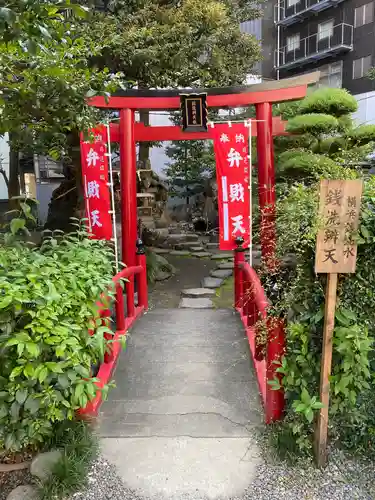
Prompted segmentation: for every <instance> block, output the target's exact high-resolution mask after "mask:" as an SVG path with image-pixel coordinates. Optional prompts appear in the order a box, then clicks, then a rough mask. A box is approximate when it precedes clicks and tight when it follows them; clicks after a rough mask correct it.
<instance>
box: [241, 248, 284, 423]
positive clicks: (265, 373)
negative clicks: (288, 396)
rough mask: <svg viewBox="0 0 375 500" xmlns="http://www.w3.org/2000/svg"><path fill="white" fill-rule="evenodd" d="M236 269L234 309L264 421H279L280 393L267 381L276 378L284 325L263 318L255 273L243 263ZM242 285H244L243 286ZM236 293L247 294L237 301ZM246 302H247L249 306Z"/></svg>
mask: <svg viewBox="0 0 375 500" xmlns="http://www.w3.org/2000/svg"><path fill="white" fill-rule="evenodd" d="M237 260H238V257H237ZM235 262H236V255H235ZM236 267H238V268H239V270H241V272H240V273H239V272H237V273H236V272H235V285H234V286H235V297H236V298H235V300H236V303H237V304H238V305H237V307H236V310H237V311H238V312H239V313H240V316H241V320H242V322H243V324H244V326H245V329H246V334H247V337H248V340H249V345H250V350H251V356H252V358H253V363H254V367H255V372H256V375H257V380H258V386H259V391H260V394H261V396H262V400H263V405H264V413H265V422H266V424H269V423H271V422H275V421H276V420H280V419H281V418H282V415H283V411H284V392H283V390H279V391H272V390H271V387H270V386H269V384H268V383H267V382H268V381H269V380H273V379H274V378H275V376H278V374H276V368H277V365H276V364H275V361H280V358H281V356H282V355H283V353H284V349H285V335H284V323H283V321H282V320H279V319H277V318H270V317H267V308H268V301H267V298H266V296H265V293H264V290H263V287H262V284H261V282H260V280H259V278H258V275H257V273H256V272H255V270H254V269H253V268H252V267H251V266H250V265H249V264H248V263H247V262H241V263H239V264H238V265H237V266H235V271H236ZM236 281H237V282H236ZM243 283H245V284H246V286H244V287H243ZM249 289H250V290H251V292H252V293H250V294H248V293H247V292H248V290H249ZM239 293H242V294H245V293H247V295H246V296H242V297H241V298H237V297H238V294H239ZM249 301H251V305H250V304H249ZM250 315H251V316H253V315H254V316H255V318H253V317H251V318H250ZM254 319H255V321H254ZM258 319H262V320H264V321H265V322H266V325H267V332H268V335H267V339H268V340H267V346H266V357H265V356H264V354H263V348H262V355H260V344H259V341H258V340H257V329H256V322H257V321H258Z"/></svg>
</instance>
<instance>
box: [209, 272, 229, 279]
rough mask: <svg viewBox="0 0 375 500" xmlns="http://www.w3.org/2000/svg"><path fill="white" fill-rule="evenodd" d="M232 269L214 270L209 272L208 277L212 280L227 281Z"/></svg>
mask: <svg viewBox="0 0 375 500" xmlns="http://www.w3.org/2000/svg"><path fill="white" fill-rule="evenodd" d="M232 274H233V269H216V270H215V271H211V272H210V276H211V277H212V278H222V279H224V280H225V279H227V278H229V276H232Z"/></svg>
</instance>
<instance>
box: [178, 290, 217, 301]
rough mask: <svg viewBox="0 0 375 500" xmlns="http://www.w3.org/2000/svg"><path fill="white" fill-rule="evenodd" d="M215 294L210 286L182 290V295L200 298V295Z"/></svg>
mask: <svg viewBox="0 0 375 500" xmlns="http://www.w3.org/2000/svg"><path fill="white" fill-rule="evenodd" d="M214 295H215V290H212V289H210V288H187V289H186V290H182V292H181V296H182V297H190V298H194V299H196V298H202V297H213V296H214Z"/></svg>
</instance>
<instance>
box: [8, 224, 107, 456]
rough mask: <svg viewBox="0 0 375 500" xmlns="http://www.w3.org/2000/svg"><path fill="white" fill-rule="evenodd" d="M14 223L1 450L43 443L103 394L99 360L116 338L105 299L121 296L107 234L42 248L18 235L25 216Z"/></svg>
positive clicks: (49, 242)
mask: <svg viewBox="0 0 375 500" xmlns="http://www.w3.org/2000/svg"><path fill="white" fill-rule="evenodd" d="M10 229H11V234H10V235H6V238H5V242H4V244H2V245H0V283H1V286H0V289H1V295H0V453H1V451H2V450H3V449H4V448H5V450H8V451H20V450H24V449H27V448H29V447H30V448H36V447H38V446H41V445H43V444H44V443H45V442H46V440H47V439H48V438H49V437H50V436H51V434H52V432H53V429H54V425H55V424H56V423H58V422H62V421H66V420H71V419H73V418H74V416H75V412H76V411H77V410H78V409H79V408H82V407H85V406H86V404H87V403H88V401H90V400H91V399H93V398H94V397H95V394H96V392H97V390H98V389H97V387H96V385H95V379H93V378H92V375H91V374H92V367H93V365H95V364H97V363H99V362H102V361H103V359H104V354H105V351H106V349H107V346H108V342H110V340H106V339H105V337H104V334H105V333H107V332H109V331H110V330H109V328H108V326H106V325H103V324H102V319H100V318H99V313H98V306H97V301H98V299H99V297H100V295H101V294H102V293H105V294H106V296H108V299H109V298H110V297H111V296H113V290H112V286H111V284H112V282H111V276H112V266H113V262H112V253H111V251H110V250H109V249H108V247H107V246H106V244H105V242H103V241H96V240H92V239H89V238H88V237H87V235H86V233H85V231H81V230H79V231H78V232H77V233H76V234H74V235H66V236H64V237H59V238H57V237H56V236H54V235H52V236H51V237H48V238H46V239H45V240H44V242H43V244H42V246H41V247H40V248H39V249H34V248H33V247H30V246H28V245H25V244H21V243H18V242H17V240H16V241H14V239H15V236H16V235H17V233H19V232H20V231H22V230H24V229H25V220H24V219H21V218H19V219H13V220H12V222H11V224H10ZM10 244H11V246H10ZM108 299H106V300H108ZM103 300H104V299H103ZM89 330H91V331H92V332H93V335H89Z"/></svg>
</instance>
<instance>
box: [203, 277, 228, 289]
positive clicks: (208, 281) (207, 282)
mask: <svg viewBox="0 0 375 500" xmlns="http://www.w3.org/2000/svg"><path fill="white" fill-rule="evenodd" d="M223 281H224V280H223V279H221V278H212V277H211V276H208V277H207V278H204V279H203V280H202V287H203V288H219V287H220V286H221V285H222V283H223Z"/></svg>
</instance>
